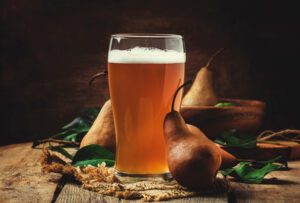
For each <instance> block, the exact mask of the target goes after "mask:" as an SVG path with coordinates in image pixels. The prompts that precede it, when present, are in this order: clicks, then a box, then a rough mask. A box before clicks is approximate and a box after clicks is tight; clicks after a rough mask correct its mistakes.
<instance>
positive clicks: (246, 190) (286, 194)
mask: <svg viewBox="0 0 300 203" xmlns="http://www.w3.org/2000/svg"><path fill="white" fill-rule="evenodd" d="M289 168H290V170H287V171H274V172H272V173H270V174H269V175H267V176H266V180H265V181H264V183H263V184H244V183H236V182H232V186H233V190H234V191H233V198H234V201H235V202H289V203H292V202H299V200H300V161H294V162H289Z"/></svg>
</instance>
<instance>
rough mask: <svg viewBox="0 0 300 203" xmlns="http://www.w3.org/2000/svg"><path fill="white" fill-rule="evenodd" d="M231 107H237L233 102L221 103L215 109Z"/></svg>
mask: <svg viewBox="0 0 300 203" xmlns="http://www.w3.org/2000/svg"><path fill="white" fill-rule="evenodd" d="M230 106H236V105H235V104H234V103H231V102H219V103H217V104H216V105H215V107H230Z"/></svg>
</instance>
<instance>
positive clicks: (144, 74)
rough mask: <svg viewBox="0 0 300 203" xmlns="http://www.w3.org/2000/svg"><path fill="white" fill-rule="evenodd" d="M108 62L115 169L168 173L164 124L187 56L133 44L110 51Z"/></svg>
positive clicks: (139, 172) (140, 172) (176, 103)
mask: <svg viewBox="0 0 300 203" xmlns="http://www.w3.org/2000/svg"><path fill="white" fill-rule="evenodd" d="M114 52H115V53H114ZM108 62H109V63H108V75H109V89H110V96H111V100H112V107H113V114H114V121H115V130H116V142H117V146H116V164H115V168H116V169H117V171H119V172H121V173H123V174H134V175H149V174H151V175H155V174H167V173H169V169H168V164H167V157H166V144H165V140H164V134H163V122H164V118H165V115H166V114H167V113H168V112H169V111H170V109H171V104H172V99H173V96H174V93H175V91H176V89H177V88H178V87H179V86H180V85H181V84H182V83H183V82H184V62H185V55H183V54H181V55H180V54H179V53H175V52H170V53H169V52H168V51H162V50H157V49H143V48H135V49H133V50H127V51H126V50H123V51H122V50H121V51H120V50H117V51H111V52H110V53H109V61H108ZM181 94H182V92H180V93H179V95H178V96H177V99H176V101H175V109H176V110H179V108H180V102H181V96H182V95H181Z"/></svg>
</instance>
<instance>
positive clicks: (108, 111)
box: [80, 100, 116, 151]
mask: <svg viewBox="0 0 300 203" xmlns="http://www.w3.org/2000/svg"><path fill="white" fill-rule="evenodd" d="M90 144H98V145H101V146H103V147H104V148H106V149H108V150H111V151H115V149H116V140H115V127H114V118H113V112H112V106H111V101H110V100H108V101H106V102H105V103H104V105H103V106H102V108H101V111H100V112H99V114H98V116H97V118H96V120H95V121H94V123H93V125H92V127H91V128H90V130H89V131H88V132H87V134H86V135H85V136H84V138H83V139H82V141H81V143H80V148H82V147H84V146H86V145H90Z"/></svg>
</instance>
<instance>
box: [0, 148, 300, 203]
mask: <svg viewBox="0 0 300 203" xmlns="http://www.w3.org/2000/svg"><path fill="white" fill-rule="evenodd" d="M40 156H41V150H38V149H32V148H31V143H24V144H15V145H8V146H3V147H0V163H1V164H0V202H1V203H2V202H43V203H44V202H45V203H47V202H51V201H52V199H53V194H54V192H55V189H56V187H57V183H58V182H59V180H60V179H61V175H59V174H53V173H50V174H43V173H42V172H41V167H40V163H39V158H40ZM289 168H290V169H289V170H285V171H274V172H272V173H270V174H269V175H267V176H266V179H265V180H264V182H263V184H245V183H238V182H232V183H231V184H232V188H233V192H232V193H231V195H230V197H229V198H228V197H227V195H226V194H220V195H217V196H216V195H214V196H205V197H194V198H184V199H178V200H172V201H166V203H168V202H169V203H175V202H176V203H179V202H184V203H192V202H193V203H195V202H205V203H206V202H211V203H212V202H228V201H229V202H231V201H232V202H289V203H292V202H298V201H299V199H300V193H299V191H300V161H293V162H289ZM56 202H57V203H61V202H75V203H76V202H80V203H81V202H83V203H85V202H112V203H117V202H118V203H125V202H127V203H134V202H140V201H139V200H136V201H128V200H121V199H118V198H114V197H109V196H102V195H100V194H97V193H95V192H91V191H87V190H84V189H82V188H81V187H80V186H79V185H76V184H74V183H66V185H65V186H64V187H63V189H62V190H61V191H60V193H59V194H58V196H57V199H56Z"/></svg>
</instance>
